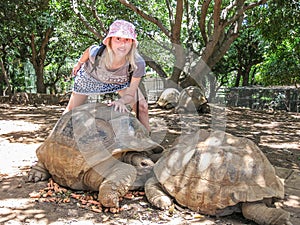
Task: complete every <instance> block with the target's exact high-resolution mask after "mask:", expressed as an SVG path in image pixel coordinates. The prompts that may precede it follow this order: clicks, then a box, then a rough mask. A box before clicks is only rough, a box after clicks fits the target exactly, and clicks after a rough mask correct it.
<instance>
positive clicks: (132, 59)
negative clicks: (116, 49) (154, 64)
mask: <svg viewBox="0 0 300 225" xmlns="http://www.w3.org/2000/svg"><path fill="white" fill-rule="evenodd" d="M105 53H106V54H104V56H103V59H102V60H103V63H104V65H105V66H106V68H111V67H112V64H113V60H114V55H113V51H112V48H111V37H110V38H109V40H108V44H107V45H106V48H105ZM139 57H140V55H139V53H138V51H137V47H136V44H135V42H134V41H133V42H132V45H131V49H130V51H129V52H128V54H127V56H126V61H128V62H129V64H130V65H131V70H136V69H137V65H136V59H138V58H139Z"/></svg>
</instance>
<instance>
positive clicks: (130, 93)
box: [108, 77, 141, 112]
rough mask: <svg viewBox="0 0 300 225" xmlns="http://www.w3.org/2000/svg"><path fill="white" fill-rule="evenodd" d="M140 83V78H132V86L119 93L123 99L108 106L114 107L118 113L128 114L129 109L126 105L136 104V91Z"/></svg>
mask: <svg viewBox="0 0 300 225" xmlns="http://www.w3.org/2000/svg"><path fill="white" fill-rule="evenodd" d="M140 81H141V78H140V77H132V78H131V82H130V86H129V87H128V88H126V90H124V91H120V92H119V94H120V96H121V98H120V99H118V100H117V101H113V102H111V103H109V104H108V105H109V106H114V107H115V110H116V111H120V112H128V108H127V107H126V105H128V104H131V103H134V101H135V96H136V91H137V89H138V87H139V84H140Z"/></svg>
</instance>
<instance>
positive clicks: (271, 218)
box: [242, 202, 293, 225]
mask: <svg viewBox="0 0 300 225" xmlns="http://www.w3.org/2000/svg"><path fill="white" fill-rule="evenodd" d="M242 213H243V216H244V217H245V218H247V219H249V220H252V221H254V222H256V223H258V224H261V225H262V224H264V225H293V224H292V223H291V222H290V214H289V213H288V212H287V211H285V210H283V209H280V208H270V207H267V206H266V205H265V204H264V203H254V202H253V203H251V202H249V203H243V204H242Z"/></svg>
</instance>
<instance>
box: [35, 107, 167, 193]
mask: <svg viewBox="0 0 300 225" xmlns="http://www.w3.org/2000/svg"><path fill="white" fill-rule="evenodd" d="M153 149H157V150H158V149H159V150H158V151H162V147H161V146H160V145H159V144H157V143H155V142H154V141H152V140H151V139H150V137H149V135H148V131H147V130H146V128H145V127H144V126H143V125H142V124H141V123H140V122H139V121H138V120H137V118H136V117H134V116H133V115H132V114H130V113H120V112H117V111H114V109H113V108H112V107H108V106H106V105H104V104H100V103H96V104H95V103H90V104H85V105H81V106H79V107H76V108H75V109H73V110H72V111H70V112H68V113H66V114H64V115H63V116H62V117H61V118H60V119H59V121H58V122H57V124H56V125H55V127H54V129H53V130H52V132H51V133H50V135H49V136H48V138H47V139H46V141H45V142H44V143H43V144H42V145H41V146H40V147H39V148H38V149H37V151H36V154H37V157H38V160H39V162H41V163H42V164H43V165H44V166H45V168H46V169H47V170H48V171H49V173H50V174H51V175H52V177H53V178H54V180H55V181H56V182H58V183H59V184H61V185H64V186H68V187H71V188H74V189H85V187H83V185H84V182H83V179H84V175H85V173H86V172H87V171H88V170H90V169H91V168H94V167H96V166H97V168H98V167H99V168H100V167H101V170H103V171H104V170H105V168H106V167H105V166H106V165H107V168H109V166H110V165H111V164H113V163H114V161H118V159H119V158H121V156H122V155H123V154H124V153H126V152H128V151H137V152H141V151H145V152H146V151H151V150H153ZM99 165H101V166H99Z"/></svg>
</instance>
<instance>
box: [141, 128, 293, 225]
mask: <svg viewBox="0 0 300 225" xmlns="http://www.w3.org/2000/svg"><path fill="white" fill-rule="evenodd" d="M154 173H155V176H154V177H152V178H150V179H149V180H148V181H147V182H146V184H145V192H146V196H147V198H148V200H149V202H150V203H152V204H153V205H155V206H157V207H159V208H162V209H166V208H168V207H169V206H171V205H172V199H175V200H176V201H177V202H178V203H179V204H180V205H182V206H185V207H188V208H190V209H191V210H194V211H198V212H201V213H204V214H208V215H221V216H222V215H229V214H231V213H233V212H234V211H236V210H237V211H239V210H241V211H242V214H243V216H244V217H245V218H247V219H250V220H253V221H255V222H256V223H258V224H270V225H271V224H272V225H284V224H291V223H290V221H289V216H290V215H289V213H288V212H286V211H284V210H283V209H280V208H272V207H268V206H267V205H266V204H265V201H266V200H270V199H272V198H283V197H284V185H283V183H282V181H281V180H280V179H279V178H278V177H277V176H276V175H275V170H274V167H273V166H272V165H271V164H270V162H269V161H268V159H267V158H266V156H265V155H264V154H263V153H262V152H261V150H260V149H259V148H258V146H257V145H255V144H254V143H253V142H252V141H251V140H249V139H246V138H241V137H236V136H233V135H230V134H228V133H225V132H222V131H214V132H212V133H209V132H207V131H199V132H197V133H196V134H189V135H186V136H184V135H183V136H182V137H179V139H178V140H177V142H176V143H174V146H173V147H172V148H170V149H169V150H167V151H166V152H165V153H164V154H163V156H162V157H161V158H160V159H159V160H158V161H157V163H156V164H155V166H154ZM269 203H270V202H269Z"/></svg>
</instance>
